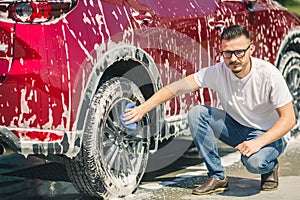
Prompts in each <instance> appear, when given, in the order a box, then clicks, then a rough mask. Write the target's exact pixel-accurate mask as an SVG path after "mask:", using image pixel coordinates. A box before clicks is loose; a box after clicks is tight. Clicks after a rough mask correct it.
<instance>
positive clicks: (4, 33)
mask: <svg viewBox="0 0 300 200" xmlns="http://www.w3.org/2000/svg"><path fill="white" fill-rule="evenodd" d="M0 27H1V28H0V76H1V77H0V83H1V82H2V81H3V80H5V78H4V77H6V75H7V74H8V72H9V71H10V68H11V64H12V54H13V53H12V52H13V50H12V47H13V42H14V40H13V38H14V24H11V23H6V22H0Z"/></svg>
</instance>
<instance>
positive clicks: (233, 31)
mask: <svg viewBox="0 0 300 200" xmlns="http://www.w3.org/2000/svg"><path fill="white" fill-rule="evenodd" d="M242 35H244V36H245V37H246V38H247V39H249V40H250V34H249V31H248V30H247V29H246V28H245V27H244V26H240V25H233V26H229V27H227V28H226V29H224V31H223V32H222V34H221V39H220V40H221V42H222V40H232V39H235V38H238V37H240V36H242Z"/></svg>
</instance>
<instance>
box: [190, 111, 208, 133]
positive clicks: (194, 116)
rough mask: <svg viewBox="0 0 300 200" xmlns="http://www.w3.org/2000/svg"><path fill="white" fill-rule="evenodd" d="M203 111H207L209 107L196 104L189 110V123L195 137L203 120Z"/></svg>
mask: <svg viewBox="0 0 300 200" xmlns="http://www.w3.org/2000/svg"><path fill="white" fill-rule="evenodd" d="M203 113H207V108H206V107H205V106H202V105H197V106H194V107H192V108H191V109H190V111H189V112H188V123H189V127H190V131H191V134H192V136H193V137H194V136H195V134H196V133H197V132H198V131H197V129H198V126H199V124H200V123H201V121H202V115H203Z"/></svg>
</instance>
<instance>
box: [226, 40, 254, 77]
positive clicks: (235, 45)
mask: <svg viewBox="0 0 300 200" xmlns="http://www.w3.org/2000/svg"><path fill="white" fill-rule="evenodd" d="M253 51H254V46H253V45H252V44H251V43H250V40H249V39H247V38H246V37H245V36H240V37H238V38H235V39H232V40H222V42H221V52H222V55H223V58H224V61H225V63H226V65H227V66H228V68H229V69H230V70H231V71H232V72H233V73H234V74H235V75H236V76H237V77H239V78H243V77H245V76H246V75H247V74H248V73H249V72H250V69H251V62H250V56H251V54H252V53H253Z"/></svg>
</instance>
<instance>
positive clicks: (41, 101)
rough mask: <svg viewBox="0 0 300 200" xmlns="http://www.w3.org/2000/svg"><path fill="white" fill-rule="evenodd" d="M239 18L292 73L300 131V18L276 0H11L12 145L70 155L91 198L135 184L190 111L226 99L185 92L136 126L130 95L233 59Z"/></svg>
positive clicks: (4, 133)
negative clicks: (230, 31)
mask: <svg viewBox="0 0 300 200" xmlns="http://www.w3.org/2000/svg"><path fill="white" fill-rule="evenodd" d="M233 24H241V25H244V26H246V27H247V28H248V29H249V31H250V33H251V35H252V42H253V44H254V45H255V46H256V51H255V53H254V56H256V57H259V58H262V59H265V60H268V61H270V62H271V63H273V64H274V65H275V66H276V67H277V68H278V69H279V70H280V71H281V72H282V74H283V76H284V77H285V79H286V80H287V83H288V86H289V88H290V90H291V93H292V95H293V97H294V102H293V103H294V108H295V111H296V117H297V125H296V126H295V129H294V130H293V132H291V134H292V135H293V134H295V133H297V132H298V130H299V123H300V122H299V112H300V111H299V104H300V103H299V94H300V93H299V82H300V42H299V41H300V21H299V19H298V17H297V16H295V15H294V14H292V13H290V12H289V11H287V10H286V9H285V8H283V7H282V6H281V5H279V4H278V3H277V2H275V1H271V0H258V1H248V0H246V1H245V0H170V1H164V0H156V1H152V0H151V1H150V0H126V1H125V0H97V1H94V0H91V1H83V0H68V1H60V0H58V1H57V0H55V1H53V0H49V1H47V0H44V1H35V0H33V1H29V0H22V1H18V0H17V1H11V0H1V1H0V25H1V26H0V65H1V69H0V73H1V74H0V82H1V83H0V84H1V85H0V141H1V144H2V145H1V146H2V152H3V153H4V150H5V148H10V149H13V151H14V152H17V153H20V154H23V155H24V156H28V155H35V156H39V157H43V158H45V159H49V160H52V161H56V160H61V159H58V158H64V163H65V165H66V168H67V170H68V173H69V176H70V178H71V180H72V181H73V183H74V185H75V187H76V188H77V189H78V190H79V191H82V192H84V193H87V194H89V195H91V196H98V197H100V196H101V197H109V196H124V195H128V194H130V193H131V192H132V191H134V190H135V188H136V187H137V185H138V183H139V182H140V180H141V177H142V175H143V173H144V172H145V168H146V166H147V160H148V156H149V154H150V153H155V152H156V151H157V150H158V149H159V144H160V143H161V142H162V141H165V140H169V139H170V138H173V137H174V136H177V135H185V134H188V124H187V121H186V115H187V112H188V110H189V109H190V108H191V107H192V106H193V105H196V104H199V103H201V104H207V105H212V106H218V105H219V102H218V99H217V95H216V94H215V92H214V91H210V90H207V89H201V90H199V91H196V92H195V93H191V94H185V95H181V96H179V97H176V98H174V99H172V100H170V101H168V102H167V103H165V104H163V105H161V106H158V107H157V108H155V109H154V110H152V111H151V112H150V113H149V114H148V115H147V116H145V117H144V119H143V120H142V121H141V122H139V124H138V128H137V129H136V130H129V129H126V128H125V127H124V126H122V124H121V123H120V118H119V116H120V115H121V114H122V111H123V110H124V108H125V106H126V104H128V103H136V104H139V103H141V102H143V101H144V100H145V99H148V98H149V97H150V96H151V95H152V94H154V93H155V92H156V91H157V90H159V88H161V87H163V86H164V85H166V84H168V83H170V82H173V81H175V80H177V79H179V78H183V77H185V76H187V75H189V74H191V73H194V72H195V71H197V70H199V69H200V68H202V67H205V66H209V65H212V64H214V63H215V62H218V61H221V60H222V57H221V55H220V52H219V46H220V41H219V36H220V33H221V31H222V30H223V28H224V27H226V26H228V25H233ZM274 70H276V69H274Z"/></svg>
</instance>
